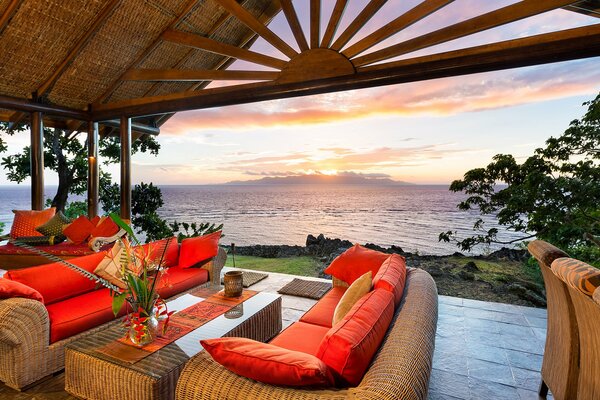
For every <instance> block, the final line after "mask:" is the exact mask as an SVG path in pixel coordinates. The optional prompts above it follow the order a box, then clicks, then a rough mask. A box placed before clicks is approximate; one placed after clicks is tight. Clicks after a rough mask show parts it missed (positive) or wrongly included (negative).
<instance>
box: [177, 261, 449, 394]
mask: <svg viewBox="0 0 600 400" xmlns="http://www.w3.org/2000/svg"><path fill="white" fill-rule="evenodd" d="M334 284H335V283H334ZM437 310H438V303H437V289H436V286H435V282H434V281H433V279H432V278H431V276H430V275H429V274H428V273H427V272H425V271H423V270H418V269H409V272H408V276H407V281H406V289H405V292H404V298H403V300H402V302H401V303H400V305H399V306H398V309H397V310H396V314H395V316H394V320H393V321H392V324H391V325H390V328H389V330H388V332H387V335H386V337H385V339H384V341H383V343H382V346H381V348H380V349H379V352H378V353H377V354H376V355H375V357H374V359H373V361H372V363H371V365H370V367H369V369H368V371H367V373H366V374H365V376H364V378H363V380H362V382H361V383H360V385H358V387H356V388H348V389H341V390H324V389H314V390H309V389H303V388H290V387H279V386H271V385H267V384H264V383H260V382H256V381H253V380H251V379H247V378H244V377H241V376H239V375H236V374H234V373H233V372H230V371H228V370H227V369H225V368H223V367H222V366H221V365H219V364H217V363H216V362H214V361H213V360H212V359H211V358H210V356H209V355H207V354H206V352H202V353H199V354H198V355H196V356H195V357H193V358H192V359H190V361H189V362H188V363H187V365H186V367H185V368H184V370H183V372H182V373H181V376H180V378H179V382H178V384H177V394H176V398H177V400H201V399H202V400H209V399H212V400H239V399H248V400H259V399H260V400H285V399H306V400H309V399H310V400H313V399H372V400H375V399H377V400H424V399H426V398H427V389H428V385H429V376H430V374H431V368H432V358H433V350H434V346H435V332H436V328H437V315H438V313H437ZM299 340H302V339H301V338H300V339H299Z"/></svg>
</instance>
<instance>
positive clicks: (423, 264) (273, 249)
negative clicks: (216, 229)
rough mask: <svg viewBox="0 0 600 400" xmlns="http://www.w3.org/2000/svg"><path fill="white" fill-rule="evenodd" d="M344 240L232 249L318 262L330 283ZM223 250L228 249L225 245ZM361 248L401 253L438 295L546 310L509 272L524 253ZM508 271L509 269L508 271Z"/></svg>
mask: <svg viewBox="0 0 600 400" xmlns="http://www.w3.org/2000/svg"><path fill="white" fill-rule="evenodd" d="M352 245H353V243H352V242H350V241H348V240H342V239H331V238H327V237H325V236H324V235H322V234H321V235H318V236H313V235H308V237H307V238H306V245H305V246H289V245H253V246H236V247H235V253H236V255H244V256H254V257H262V258H283V257H301V256H308V257H312V258H315V259H316V260H318V261H319V263H318V264H319V268H318V271H316V275H317V276H321V277H325V278H329V276H328V275H325V274H324V273H323V270H324V269H325V267H327V265H329V264H330V263H331V261H333V259H334V258H335V257H337V256H338V255H339V254H341V253H342V252H344V251H345V250H347V249H348V248H350V247H352ZM225 247H226V248H227V250H228V251H230V248H228V246H225ZM365 247H368V248H370V249H373V250H378V251H381V252H384V253H388V254H392V253H395V254H400V255H402V256H404V257H405V258H406V263H407V265H408V266H409V267H416V268H422V269H424V270H426V271H427V272H429V273H430V274H431V276H432V277H433V278H434V279H435V281H436V283H437V285H438V291H439V293H440V294H444V295H449V296H458V297H466V298H475V299H479V300H487V301H500V302H505V303H511V304H520V305H526V306H535V307H545V306H546V300H545V293H544V288H543V284H542V283H541V282H540V281H537V282H536V281H533V280H531V279H523V278H519V277H517V276H515V275H516V274H513V273H510V271H512V270H517V271H518V269H519V268H524V267H523V266H524V265H525V263H526V262H527V260H528V259H529V253H528V252H527V251H526V250H517V249H509V248H502V249H500V250H498V251H495V252H493V253H490V254H487V255H479V256H465V255H464V254H462V253H458V252H456V253H454V254H449V255H443V256H436V255H419V254H415V253H410V252H405V251H404V250H403V249H402V248H400V247H398V246H391V247H388V248H384V247H381V246H378V245H375V244H371V243H367V244H366V245H365ZM498 264H499V265H501V266H506V271H504V273H503V271H499V272H495V273H493V274H492V273H489V271H486V268H483V267H484V266H488V265H498ZM509 267H510V268H509Z"/></svg>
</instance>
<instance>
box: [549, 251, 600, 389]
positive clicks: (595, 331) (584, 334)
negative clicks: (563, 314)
mask: <svg viewBox="0 0 600 400" xmlns="http://www.w3.org/2000/svg"><path fill="white" fill-rule="evenodd" d="M552 271H554V273H555V274H556V275H557V277H558V278H559V279H561V280H562V281H564V282H565V283H566V284H567V285H566V286H567V288H568V291H569V294H570V296H571V300H572V303H573V307H574V309H575V316H576V317H577V328H578V332H579V350H580V352H579V379H578V386H577V394H576V396H575V395H574V394H571V396H570V397H569V398H570V399H575V398H577V399H578V400H597V399H600V362H599V360H600V288H599V287H598V286H600V271H599V270H598V269H597V268H594V267H592V266H590V265H588V264H586V263H584V262H582V261H579V260H575V259H572V258H559V259H557V260H555V261H554V262H553V263H552ZM594 288H595V291H594Z"/></svg>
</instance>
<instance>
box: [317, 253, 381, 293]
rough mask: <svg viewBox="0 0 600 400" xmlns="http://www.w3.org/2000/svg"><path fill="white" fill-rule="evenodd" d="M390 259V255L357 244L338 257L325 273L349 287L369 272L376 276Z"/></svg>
mask: <svg viewBox="0 0 600 400" xmlns="http://www.w3.org/2000/svg"><path fill="white" fill-rule="evenodd" d="M388 257H389V254H385V253H382V252H380V251H376V250H371V249H367V248H366V247H363V246H361V245H359V244H355V245H354V246H352V247H350V248H349V249H348V250H346V251H345V252H343V253H342V254H340V255H339V256H337V257H336V259H335V260H333V262H332V263H331V264H330V265H329V267H327V268H326V269H325V271H324V272H325V273H326V274H328V275H331V276H335V277H336V278H338V279H341V280H343V281H344V282H346V283H347V284H348V285H352V283H353V282H354V281H355V280H357V279H358V278H360V277H361V276H362V275H364V274H365V273H366V272H368V271H371V272H372V273H373V276H375V275H376V274H377V271H379V267H381V264H383V262H384V261H385V260H386V259H387V258H388Z"/></svg>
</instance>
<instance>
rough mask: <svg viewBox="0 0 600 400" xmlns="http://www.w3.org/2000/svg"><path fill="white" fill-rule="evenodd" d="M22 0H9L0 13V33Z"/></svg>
mask: <svg viewBox="0 0 600 400" xmlns="http://www.w3.org/2000/svg"><path fill="white" fill-rule="evenodd" d="M22 2H23V0H11V1H10V3H8V6H7V7H6V9H4V12H3V13H2V15H0V33H2V31H3V30H4V28H6V26H7V25H8V23H9V22H10V20H11V18H12V17H13V16H14V15H15V13H16V12H17V10H18V9H19V6H20V5H21V3H22Z"/></svg>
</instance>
